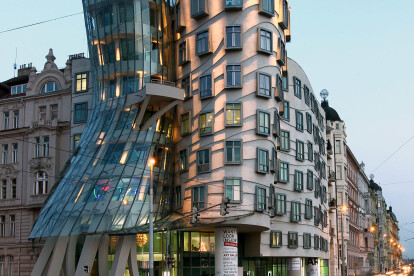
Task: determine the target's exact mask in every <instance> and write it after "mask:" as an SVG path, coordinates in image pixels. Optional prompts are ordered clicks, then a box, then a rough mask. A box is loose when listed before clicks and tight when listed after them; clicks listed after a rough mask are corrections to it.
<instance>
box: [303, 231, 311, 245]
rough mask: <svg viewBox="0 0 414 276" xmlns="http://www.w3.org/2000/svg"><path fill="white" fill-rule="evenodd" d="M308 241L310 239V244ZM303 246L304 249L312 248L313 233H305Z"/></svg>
mask: <svg viewBox="0 0 414 276" xmlns="http://www.w3.org/2000/svg"><path fill="white" fill-rule="evenodd" d="M306 241H309V244H307V242H306ZM303 248H304V249H311V248H312V235H311V233H303Z"/></svg>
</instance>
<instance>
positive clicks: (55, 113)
mask: <svg viewBox="0 0 414 276" xmlns="http://www.w3.org/2000/svg"><path fill="white" fill-rule="evenodd" d="M50 118H51V119H52V120H54V119H57V118H58V105H57V104H52V105H51V106H50Z"/></svg>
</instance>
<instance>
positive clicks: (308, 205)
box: [305, 198, 313, 219]
mask: <svg viewBox="0 0 414 276" xmlns="http://www.w3.org/2000/svg"><path fill="white" fill-rule="evenodd" d="M309 211H310V212H309ZM312 218H313V202H312V199H309V198H306V199H305V219H312Z"/></svg>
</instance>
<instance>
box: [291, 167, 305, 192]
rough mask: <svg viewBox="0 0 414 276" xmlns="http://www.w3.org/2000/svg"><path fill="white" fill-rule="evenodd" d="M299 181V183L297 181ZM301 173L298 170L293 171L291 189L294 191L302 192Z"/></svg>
mask: <svg viewBox="0 0 414 276" xmlns="http://www.w3.org/2000/svg"><path fill="white" fill-rule="evenodd" d="M299 180H300V181H299ZM303 186H304V185H303V172H302V171H300V170H295V176H294V183H293V187H294V190H295V191H298V192H302V191H303Z"/></svg>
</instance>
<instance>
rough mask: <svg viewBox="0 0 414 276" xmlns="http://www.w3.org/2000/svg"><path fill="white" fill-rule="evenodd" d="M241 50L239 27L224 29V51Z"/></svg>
mask: <svg viewBox="0 0 414 276" xmlns="http://www.w3.org/2000/svg"><path fill="white" fill-rule="evenodd" d="M239 1H240V0H239ZM226 2H227V1H226ZM241 48H242V45H241V27H240V26H239V25H238V26H228V27H226V49H241Z"/></svg>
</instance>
